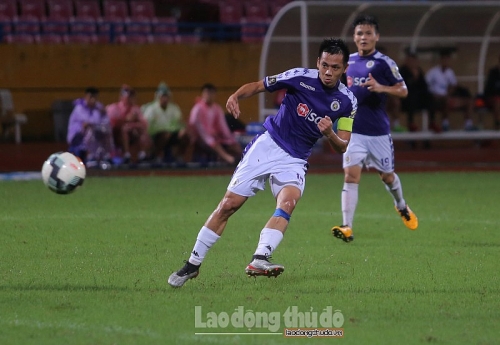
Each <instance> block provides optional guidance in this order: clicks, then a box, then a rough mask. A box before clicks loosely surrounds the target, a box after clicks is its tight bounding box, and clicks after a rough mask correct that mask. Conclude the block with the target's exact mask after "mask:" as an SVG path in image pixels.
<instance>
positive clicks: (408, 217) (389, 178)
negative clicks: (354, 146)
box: [368, 135, 418, 230]
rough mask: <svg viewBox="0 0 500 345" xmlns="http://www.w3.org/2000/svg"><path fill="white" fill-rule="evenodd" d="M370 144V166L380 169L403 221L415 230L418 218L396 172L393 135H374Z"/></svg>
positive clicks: (381, 176)
mask: <svg viewBox="0 0 500 345" xmlns="http://www.w3.org/2000/svg"><path fill="white" fill-rule="evenodd" d="M368 145H369V150H370V157H369V161H370V166H373V167H375V168H376V169H377V170H378V172H379V174H380V178H381V179H382V182H383V183H384V185H385V188H386V190H387V191H388V192H389V193H390V194H391V196H392V198H393V200H394V207H395V209H396V210H397V211H398V213H399V215H400V216H401V218H402V220H403V223H404V224H405V225H406V227H408V228H409V229H411V230H415V229H416V228H417V227H418V219H417V217H416V215H415V214H414V213H413V212H412V211H411V209H410V208H409V207H408V205H407V204H406V201H405V199H404V197H403V186H402V184H401V180H400V179H399V176H398V175H397V174H396V173H395V172H394V145H393V142H392V138H391V136H390V135H386V136H381V137H374V138H373V139H372V140H371V141H370V142H369V144H368Z"/></svg>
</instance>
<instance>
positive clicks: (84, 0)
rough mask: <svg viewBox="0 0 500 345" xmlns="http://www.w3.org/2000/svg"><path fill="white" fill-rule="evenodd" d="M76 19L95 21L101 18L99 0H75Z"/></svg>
mask: <svg viewBox="0 0 500 345" xmlns="http://www.w3.org/2000/svg"><path fill="white" fill-rule="evenodd" d="M75 13H76V18H92V19H94V20H97V19H98V18H100V17H101V10H100V8H99V0H75Z"/></svg>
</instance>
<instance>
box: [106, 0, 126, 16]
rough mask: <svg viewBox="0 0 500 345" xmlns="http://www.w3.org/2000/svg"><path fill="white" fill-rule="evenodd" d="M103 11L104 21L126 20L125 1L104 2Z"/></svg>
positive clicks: (107, 0)
mask: <svg viewBox="0 0 500 345" xmlns="http://www.w3.org/2000/svg"><path fill="white" fill-rule="evenodd" d="M103 10H104V16H103V17H104V18H105V19H122V20H125V19H126V18H128V7H127V2H126V1H125V0H104V1H103Z"/></svg>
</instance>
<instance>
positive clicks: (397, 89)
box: [360, 73, 408, 98]
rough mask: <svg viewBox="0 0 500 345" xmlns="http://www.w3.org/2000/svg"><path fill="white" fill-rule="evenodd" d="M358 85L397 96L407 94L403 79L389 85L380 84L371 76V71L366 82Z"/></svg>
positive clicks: (401, 96)
mask: <svg viewBox="0 0 500 345" xmlns="http://www.w3.org/2000/svg"><path fill="white" fill-rule="evenodd" d="M360 86H363V87H366V88H367V89H368V90H369V91H371V92H377V93H386V94H388V95H391V96H395V97H399V98H405V97H406V96H407V95H408V88H407V87H406V84H405V82H404V81H402V82H399V83H396V84H394V85H391V86H389V85H382V84H380V83H379V82H378V81H377V80H376V79H375V78H374V77H373V76H372V74H371V73H370V74H368V79H367V80H366V82H364V83H362V84H361V85H360Z"/></svg>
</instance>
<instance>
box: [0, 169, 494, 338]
mask: <svg viewBox="0 0 500 345" xmlns="http://www.w3.org/2000/svg"><path fill="white" fill-rule="evenodd" d="M400 177H401V180H402V183H403V186H404V191H405V197H406V199H407V201H408V203H409V204H410V206H411V207H412V209H413V210H414V211H415V212H416V213H417V215H418V217H419V220H420V226H419V229H418V230H417V231H414V232H412V231H410V230H407V229H406V228H405V227H404V225H403V223H402V221H401V220H400V219H399V217H398V215H397V213H396V212H395V211H394V208H393V205H392V200H391V197H390V195H389V194H388V193H387V191H385V189H384V187H383V185H382V183H381V182H380V181H379V179H378V176H376V175H375V174H372V173H365V174H364V175H363V178H362V182H361V186H360V198H359V203H358V211H357V214H356V217H355V224H354V225H355V226H354V236H355V241H354V242H352V243H349V244H346V243H344V242H342V241H340V240H338V239H335V238H334V237H333V236H332V235H331V233H330V228H331V227H332V226H333V225H338V224H340V222H341V213H340V190H341V188H342V183H343V182H342V175H340V174H336V175H310V176H308V178H307V187H306V192H305V194H304V197H303V198H302V200H301V201H300V202H299V204H298V207H297V209H296V211H295V213H294V214H293V217H292V220H291V224H290V226H289V228H288V232H287V234H286V236H285V237H284V240H283V241H282V243H281V245H280V247H279V248H278V250H277V251H276V252H275V255H274V261H276V262H279V263H282V264H284V265H285V272H284V274H283V275H281V276H280V277H279V278H277V279H273V278H272V279H267V278H262V277H259V278H257V279H253V278H247V277H246V276H245V274H244V268H245V266H246V264H247V263H248V261H249V260H250V258H251V255H252V253H253V251H254V249H255V246H256V244H257V241H258V237H259V232H260V229H261V228H262V226H263V225H264V224H265V222H266V220H267V219H268V217H269V216H270V215H271V214H272V213H273V210H274V205H275V204H274V199H273V197H272V195H271V193H270V191H269V190H266V191H264V192H261V193H259V194H258V195H257V196H256V197H254V198H251V199H249V200H248V202H247V203H246V204H245V205H244V206H243V208H242V209H241V210H240V211H239V212H237V213H236V214H235V215H234V216H233V217H232V218H231V219H230V221H229V223H228V226H227V228H226V232H225V234H224V236H223V237H222V238H221V240H220V241H219V242H218V243H217V244H216V245H215V246H214V247H213V248H212V250H211V251H210V252H209V254H208V256H207V258H206V260H205V262H204V264H203V266H202V268H201V274H200V276H199V277H198V278H197V279H194V280H190V281H188V282H187V283H186V285H185V286H184V287H183V288H181V289H173V288H170V287H169V286H168V285H167V284H166V278H167V277H168V275H169V274H170V273H171V272H172V271H174V270H177V269H178V268H180V267H181V266H182V264H183V262H182V261H183V260H184V259H187V258H188V256H189V252H190V250H191V249H192V246H193V243H194V240H195V238H196V235H197V233H198V231H199V228H200V227H201V225H202V224H203V222H204V221H205V219H206V218H207V216H208V215H209V214H210V212H211V211H212V210H213V209H214V208H215V206H216V205H217V203H218V201H219V200H220V198H221V197H222V195H223V193H224V191H225V188H226V185H227V183H228V182H229V177H228V176H210V177H141V178H98V177H89V178H87V180H86V181H85V184H84V185H83V187H81V188H80V189H79V190H77V191H76V192H75V193H74V194H72V195H67V196H61V195H56V194H54V193H52V192H50V191H49V190H47V189H46V188H45V187H44V186H43V184H42V182H40V181H28V182H26V181H24V182H1V183H0V210H1V211H0V212H1V213H0V235H1V237H2V250H1V251H0V330H1V331H0V343H1V344H297V343H300V344H304V343H311V342H312V343H315V344H324V343H335V342H337V343H339V344H426V343H433V344H496V343H498V335H499V333H498V322H499V320H500V311H499V310H500V302H499V301H500V293H499V290H500V288H499V286H500V281H499V275H498V262H499V259H500V252H499V249H500V233H499V231H498V225H499V220H498V219H499V214H498V212H499V207H498V196H497V193H498V191H499V190H500V188H499V187H500V179H499V175H498V174H497V173H420V174H400ZM195 306H201V307H202V316H203V321H207V315H206V314H207V313H208V312H211V311H212V312H215V313H217V314H219V313H221V312H226V313H228V314H229V315H231V313H232V312H234V310H235V308H237V307H238V306H243V307H244V308H245V311H247V310H253V311H255V312H268V313H270V312H279V313H281V315H282V314H283V313H284V312H285V311H286V310H287V308H288V307H291V306H297V307H298V309H299V311H302V312H304V311H310V310H311V308H313V311H317V312H318V313H321V311H322V310H323V309H324V308H325V307H327V306H332V307H333V309H334V310H335V309H340V310H341V311H342V314H343V315H344V319H345V322H344V325H343V328H344V331H345V335H344V338H342V339H328V338H323V339H319V338H316V339H291V338H284V337H283V336H282V335H195V333H196V332H249V333H252V332H269V330H268V329H258V328H253V329H250V330H249V329H246V328H244V329H241V328H234V327H228V328H218V329H197V328H195ZM281 323H282V324H283V319H281ZM282 329H283V325H281V329H280V332H281V333H282Z"/></svg>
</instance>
